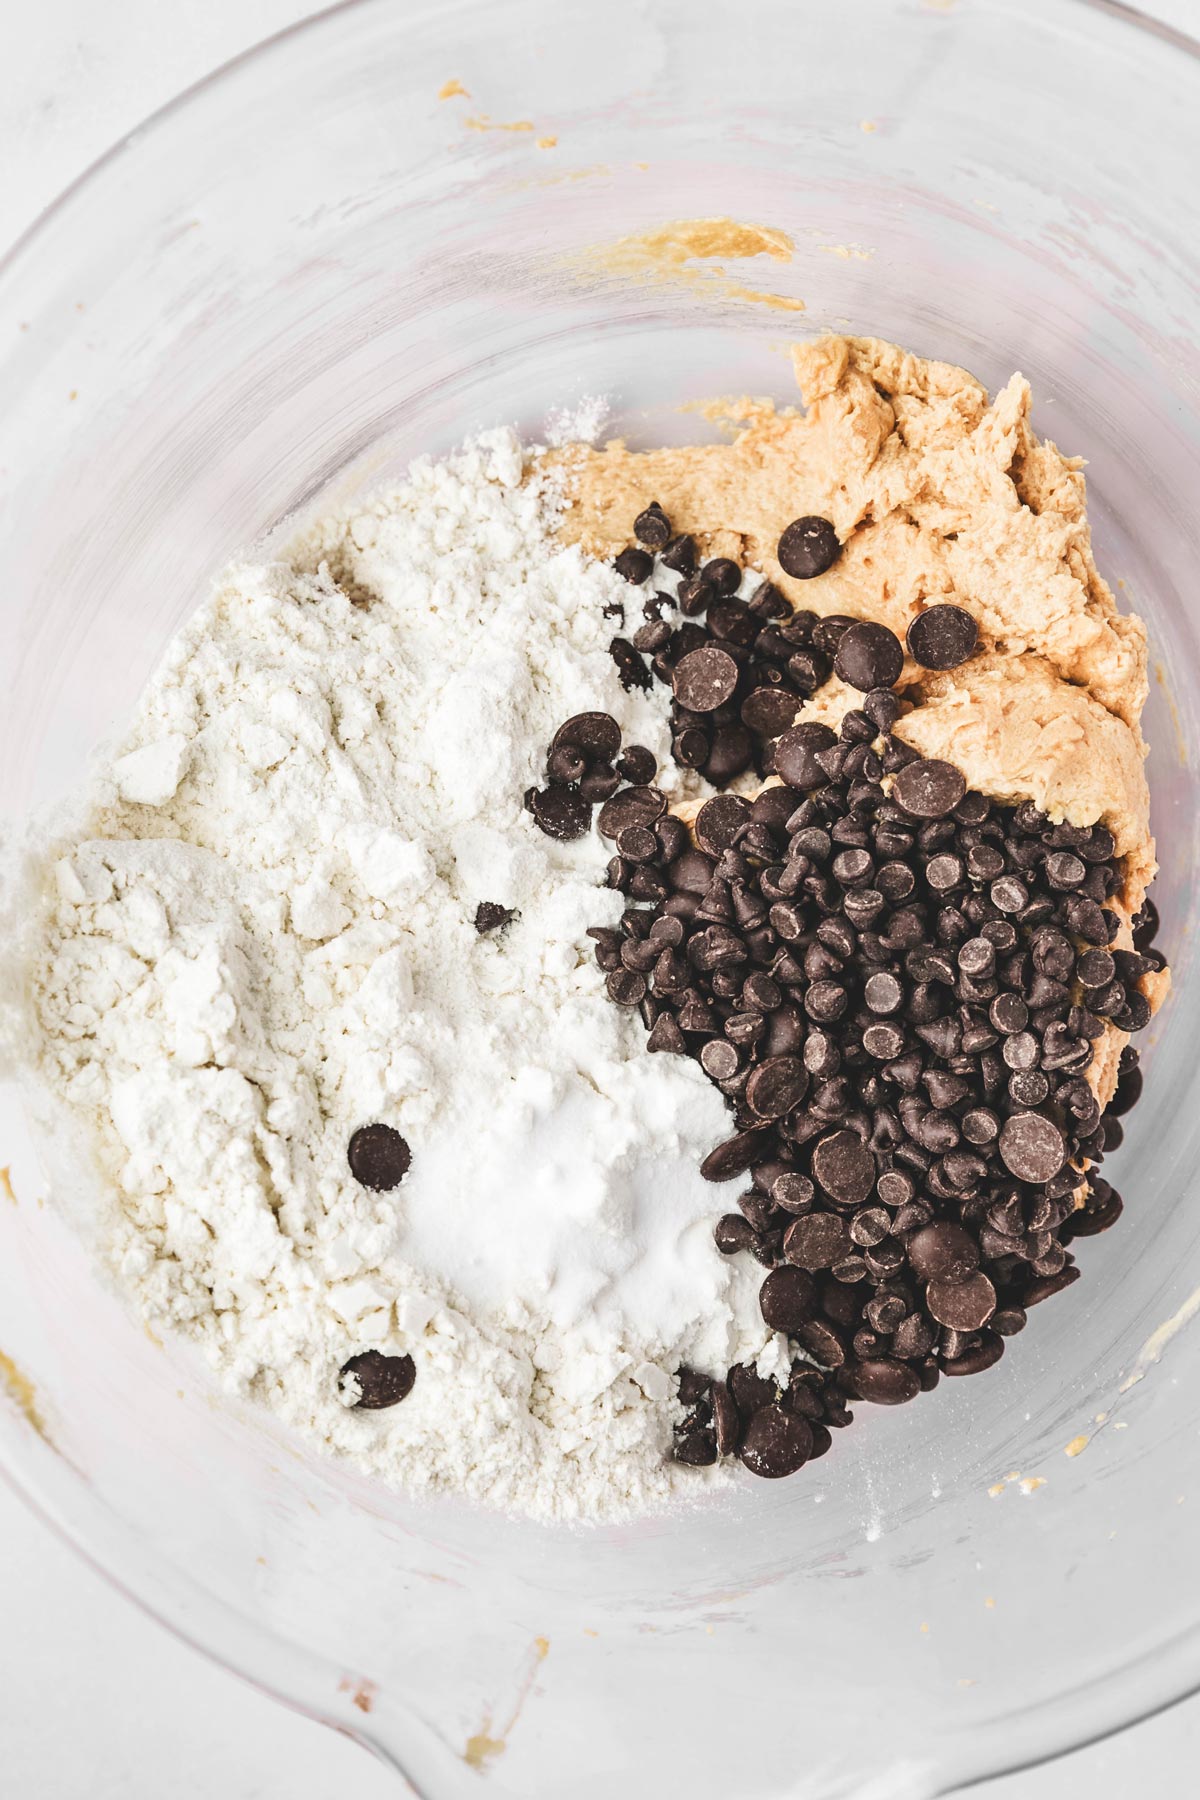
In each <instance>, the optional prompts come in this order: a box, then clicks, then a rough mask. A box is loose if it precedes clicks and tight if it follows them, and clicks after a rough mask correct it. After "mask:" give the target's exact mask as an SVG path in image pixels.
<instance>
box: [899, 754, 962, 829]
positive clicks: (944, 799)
mask: <svg viewBox="0 0 1200 1800" xmlns="http://www.w3.org/2000/svg"><path fill="white" fill-rule="evenodd" d="M966 791H967V784H966V782H965V781H964V780H963V777H962V774H961V772H960V771H959V770H958V769H956V768H955V767H954V764H953V763H948V762H941V761H939V760H938V759H937V758H931V759H929V760H927V761H919V762H911V763H908V764H906V765H905V767H904V768H902V769H901V770H900V771H899V772H898V773H897V775H896V778H895V780H894V782H893V784H892V792H893V794H894V795H895V796H896V799H897V800H898V801H899V802H900V804H901V806H902V807H903V808H904V810H905V812H907V813H911V814H912V816H913V818H915V819H944V818H945V817H946V815H947V814H948V813H951V812H953V811H954V808H955V807H956V806H957V805H958V803H959V801H960V800H961V799H962V797H963V795H964V794H965V793H966Z"/></svg>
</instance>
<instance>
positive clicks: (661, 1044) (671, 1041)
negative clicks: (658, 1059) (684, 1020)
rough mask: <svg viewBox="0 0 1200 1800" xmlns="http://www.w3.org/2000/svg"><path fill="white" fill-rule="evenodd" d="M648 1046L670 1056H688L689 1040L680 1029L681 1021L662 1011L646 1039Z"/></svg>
mask: <svg viewBox="0 0 1200 1800" xmlns="http://www.w3.org/2000/svg"><path fill="white" fill-rule="evenodd" d="M646 1048H647V1050H652V1051H656V1052H659V1053H662V1054H666V1055H670V1056H686V1055H687V1041H686V1039H685V1038H684V1035H683V1033H682V1031H680V1029H679V1021H678V1020H677V1019H674V1018H672V1017H671V1014H670V1013H660V1015H659V1017H658V1018H657V1019H656V1020H655V1021H654V1024H653V1026H652V1028H651V1031H650V1035H649V1037H648V1038H647V1039H646Z"/></svg>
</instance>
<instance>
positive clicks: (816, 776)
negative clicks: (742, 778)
mask: <svg viewBox="0 0 1200 1800" xmlns="http://www.w3.org/2000/svg"><path fill="white" fill-rule="evenodd" d="M836 743H837V738H836V737H835V736H834V734H833V732H832V731H831V730H830V728H829V726H828V725H820V724H817V723H815V722H812V723H805V724H801V725H793V726H792V728H791V729H790V731H785V732H784V734H783V736H782V737H781V738H780V740H779V742H778V743H777V744H776V746H775V769H776V773H777V774H779V775H781V776H782V777H783V779H784V781H786V782H787V783H788V784H789V785H790V786H791V787H794V788H800V789H806V788H815V787H823V786H824V784H825V782H826V781H827V780H828V777H827V775H826V773H825V770H824V769H823V768H822V767H821V765H820V763H819V762H818V761H817V758H818V756H820V755H821V754H822V752H824V751H826V750H832V749H833V747H834V746H835V745H836Z"/></svg>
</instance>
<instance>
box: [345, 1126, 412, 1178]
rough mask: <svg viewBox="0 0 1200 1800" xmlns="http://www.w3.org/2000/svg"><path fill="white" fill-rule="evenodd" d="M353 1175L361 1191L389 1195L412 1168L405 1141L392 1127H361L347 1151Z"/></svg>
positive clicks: (408, 1149)
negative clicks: (367, 1189) (363, 1188)
mask: <svg viewBox="0 0 1200 1800" xmlns="http://www.w3.org/2000/svg"><path fill="white" fill-rule="evenodd" d="M346 1160H347V1162H348V1163H349V1164H350V1173H351V1174H352V1175H353V1177H354V1179H355V1181H357V1182H358V1183H359V1184H360V1185H361V1186H362V1187H365V1188H371V1189H372V1190H373V1191H374V1192H375V1193H377V1194H386V1193H388V1192H389V1190H390V1189H392V1188H394V1187H399V1185H400V1183H401V1182H402V1181H403V1180H404V1177H405V1176H406V1175H407V1174H408V1171H409V1169H410V1167H411V1166H412V1151H411V1149H410V1148H409V1146H408V1141H407V1139H406V1138H402V1137H401V1136H400V1133H399V1132H398V1131H396V1130H394V1129H393V1128H392V1126H390V1125H360V1126H359V1128H358V1130H357V1131H356V1132H354V1133H353V1135H352V1136H351V1139H350V1142H349V1144H348V1145H347V1147H346Z"/></svg>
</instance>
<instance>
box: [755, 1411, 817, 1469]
mask: <svg viewBox="0 0 1200 1800" xmlns="http://www.w3.org/2000/svg"><path fill="white" fill-rule="evenodd" d="M812 1447H813V1438H812V1431H811V1430H810V1428H809V1424H808V1420H807V1419H803V1418H801V1417H800V1416H799V1414H798V1413H794V1412H788V1411H786V1410H785V1408H784V1407H782V1406H780V1405H778V1404H776V1405H773V1406H762V1407H760V1408H759V1410H758V1411H757V1412H756V1413H755V1414H754V1416H753V1417H752V1418H751V1420H750V1423H749V1424H748V1425H747V1426H746V1429H745V1432H744V1433H743V1436H742V1446H741V1449H740V1451H739V1452H738V1454H739V1456H740V1457H741V1459H742V1462H743V1463H744V1464H745V1466H746V1467H747V1468H748V1469H749V1470H750V1473H751V1474H752V1475H761V1476H765V1477H767V1478H768V1479H771V1480H774V1479H776V1478H778V1477H779V1476H782V1475H794V1474H795V1473H796V1470H797V1469H799V1468H802V1467H803V1466H804V1464H805V1463H806V1462H807V1461H808V1459H809V1457H810V1456H811V1454H812Z"/></svg>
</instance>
